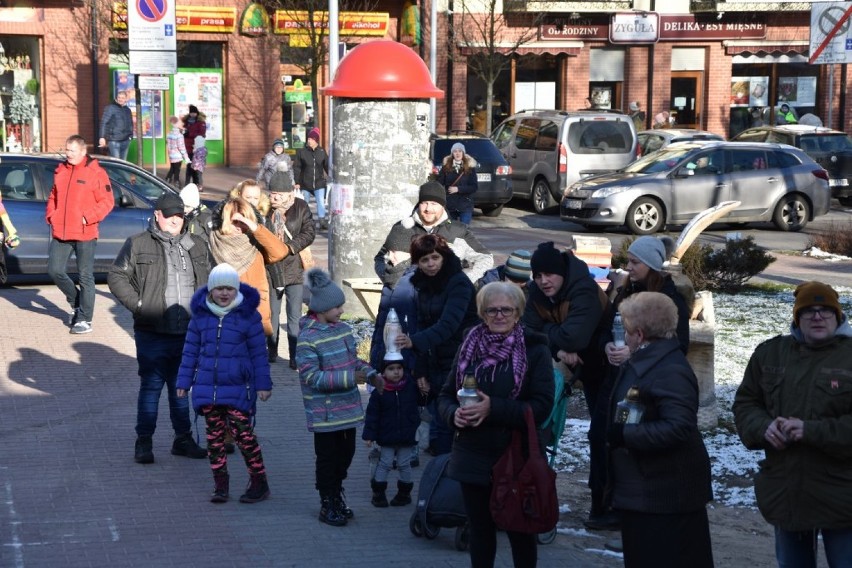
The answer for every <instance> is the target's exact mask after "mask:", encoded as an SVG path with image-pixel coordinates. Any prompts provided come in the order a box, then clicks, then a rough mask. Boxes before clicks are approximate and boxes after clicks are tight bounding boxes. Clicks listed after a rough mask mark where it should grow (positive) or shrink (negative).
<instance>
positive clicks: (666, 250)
mask: <svg viewBox="0 0 852 568" xmlns="http://www.w3.org/2000/svg"><path fill="white" fill-rule="evenodd" d="M673 250H674V241H673V240H672V239H671V238H670V237H660V238H659V239H658V238H656V237H650V236H645V237H639V238H638V239H636V240H635V241H633V243H632V244H631V245H630V247H629V248H628V249H627V252H628V253H629V254H632V255H633V256H635V257H636V258H638V259H639V262H641V263H642V264H644V265H646V266H647V267H648V268H650V269H651V270H655V271H657V272H659V271H661V270H662V269H663V263H664V262H666V261H667V260H668V259H669V256H671V253H672V251H673Z"/></svg>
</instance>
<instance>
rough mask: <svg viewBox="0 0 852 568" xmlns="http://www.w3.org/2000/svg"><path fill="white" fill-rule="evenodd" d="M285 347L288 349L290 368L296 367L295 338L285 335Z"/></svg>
mask: <svg viewBox="0 0 852 568" xmlns="http://www.w3.org/2000/svg"><path fill="white" fill-rule="evenodd" d="M287 348H288V349H289V350H290V368H291V369H295V368H296V338H295V337H292V336H290V335H288V336H287Z"/></svg>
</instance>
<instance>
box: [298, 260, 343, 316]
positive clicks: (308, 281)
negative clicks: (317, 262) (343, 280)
mask: <svg viewBox="0 0 852 568" xmlns="http://www.w3.org/2000/svg"><path fill="white" fill-rule="evenodd" d="M305 287H306V288H307V289H308V290H309V291H310V293H311V299H310V302H309V303H308V308H310V309H311V310H312V311H313V312H316V313H318V314H321V313H323V312H327V311H328V310H330V309H331V308H336V307H338V306H342V305H343V304H344V303H345V302H346V298H345V297H344V295H343V290H341V289H340V286H338V285H337V284H335V283H334V282H333V281H332V280H331V277H330V276H329V274H328V272H326V271H325V270H323V269H322V268H311V269H310V270H308V271H307V273H305Z"/></svg>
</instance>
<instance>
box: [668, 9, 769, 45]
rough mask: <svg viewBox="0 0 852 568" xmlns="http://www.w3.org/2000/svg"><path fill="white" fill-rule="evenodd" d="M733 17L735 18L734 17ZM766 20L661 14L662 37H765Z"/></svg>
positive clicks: (711, 38)
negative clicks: (699, 17) (718, 18)
mask: <svg viewBox="0 0 852 568" xmlns="http://www.w3.org/2000/svg"><path fill="white" fill-rule="evenodd" d="M732 18H733V19H732ZM765 37H766V22H765V21H764V20H762V19H761V20H746V19H742V20H740V19H738V18H737V17H736V16H733V17H732V16H728V15H726V16H725V17H724V19H722V20H716V19H712V20H709V19H702V20H697V19H696V18H695V16H694V15H692V14H688V15H680V14H678V15H668V14H662V15H661V16H660V39H661V40H666V41H704V40H718V39H763V38H765Z"/></svg>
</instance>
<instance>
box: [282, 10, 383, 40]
mask: <svg viewBox="0 0 852 568" xmlns="http://www.w3.org/2000/svg"><path fill="white" fill-rule="evenodd" d="M389 18H390V15H389V14H388V13H379V12H341V13H340V18H339V23H338V27H339V31H338V33H339V34H340V35H342V36H345V35H348V36H376V37H384V36H385V34H387V31H388V20H389ZM312 19H313V27H314V28H319V29H321V30H323V33H326V32H325V30H327V29H328V13H327V12H314V13H313V18H312ZM310 28H311V18H310V14H309V13H308V12H307V11H302V10H276V11H275V19H274V23H273V31H274V33H276V34H285V35H292V34H299V35H306V34H307V33H308V30H309V29H310Z"/></svg>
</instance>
